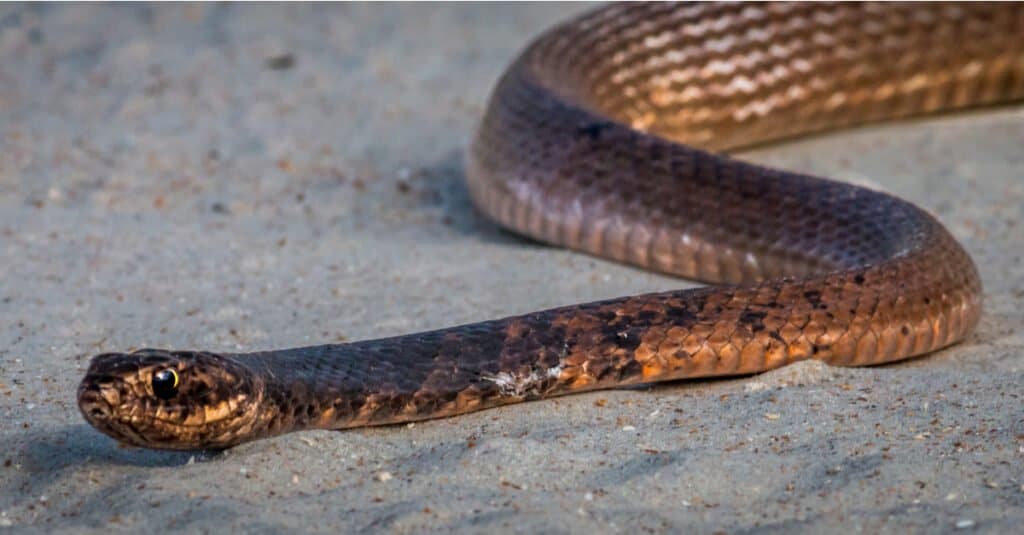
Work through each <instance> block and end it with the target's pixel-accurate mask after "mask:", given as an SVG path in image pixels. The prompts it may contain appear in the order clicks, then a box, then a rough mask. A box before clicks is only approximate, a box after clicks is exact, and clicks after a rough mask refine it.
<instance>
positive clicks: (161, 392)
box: [153, 369, 178, 399]
mask: <svg viewBox="0 0 1024 535" xmlns="http://www.w3.org/2000/svg"><path fill="white" fill-rule="evenodd" d="M177 391H178V372H176V371H174V370H171V369H166V370H160V371H159V372H157V373H155V374H153V394H155V395H156V397H158V398H160V399H171V398H172V397H174V394H175V393H176V392H177Z"/></svg>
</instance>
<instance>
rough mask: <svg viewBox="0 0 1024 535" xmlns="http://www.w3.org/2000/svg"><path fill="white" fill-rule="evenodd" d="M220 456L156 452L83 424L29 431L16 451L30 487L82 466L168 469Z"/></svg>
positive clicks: (48, 481) (219, 453)
mask: <svg viewBox="0 0 1024 535" xmlns="http://www.w3.org/2000/svg"><path fill="white" fill-rule="evenodd" d="M220 457H221V452H218V451H185V452H178V451H159V450H148V449H144V448H134V447H128V446H122V445H119V444H118V443H117V442H116V441H115V440H113V439H111V438H108V437H106V436H104V435H102V434H101V433H100V432H98V431H96V430H95V429H93V428H92V427H90V426H89V425H87V424H85V423H81V424H72V425H65V426H63V427H60V428H58V429H56V430H51V431H48V432H45V433H42V432H35V433H31V434H30V435H29V437H28V439H27V440H25V441H24V446H23V448H22V449H21V451H19V452H17V454H16V458H17V459H18V461H17V462H18V463H19V464H21V465H22V466H23V470H22V471H21V473H22V474H24V475H25V476H26V477H28V478H31V479H32V483H33V486H38V485H43V486H46V485H49V484H50V483H51V482H54V481H63V480H64V479H65V476H64V475H63V474H64V472H65V471H67V470H71V471H78V470H81V469H82V467H83V466H90V467H92V468H94V469H98V470H102V469H104V468H105V467H108V466H135V467H139V468H170V467H176V466H184V465H186V464H189V463H201V462H206V461H212V460H216V459H218V458H220Z"/></svg>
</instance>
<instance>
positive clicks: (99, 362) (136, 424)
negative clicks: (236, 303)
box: [78, 349, 263, 450]
mask: <svg viewBox="0 0 1024 535" xmlns="http://www.w3.org/2000/svg"><path fill="white" fill-rule="evenodd" d="M262 392H263V385H262V383H261V382H260V381H259V380H258V379H256V378H255V377H254V375H253V374H252V373H251V372H250V371H249V370H248V369H247V368H245V367H244V366H243V365H241V364H240V363H239V362H238V361H237V360H234V359H232V358H230V357H229V356H224V355H217V354H213V353H200V352H190V351H164V350H160V349H140V350H138V351H135V352H132V353H104V354H102V355H97V356H95V357H93V359H92V361H91V362H90V363H89V370H88V371H87V372H86V375H85V378H84V379H82V383H81V385H79V387H78V407H79V409H80V410H81V411H82V415H83V416H84V417H85V419H86V420H87V421H88V422H89V423H90V424H92V426H93V427H95V428H96V429H98V430H100V431H102V432H103V433H106V434H107V435H110V436H111V437H113V438H115V439H117V440H119V441H121V442H124V443H127V444H130V445H134V446H143V447H147V448H157V449H173V450H188V449H208V448H212V449H216V448H225V447H229V446H233V445H235V444H237V443H239V442H241V441H242V440H240V439H239V437H242V436H250V435H252V434H253V433H252V432H253V430H254V427H255V426H257V425H258V424H259V413H260V411H259V410H258V409H259V405H260V401H261V398H262Z"/></svg>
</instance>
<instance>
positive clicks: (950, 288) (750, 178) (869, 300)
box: [78, 3, 1024, 449]
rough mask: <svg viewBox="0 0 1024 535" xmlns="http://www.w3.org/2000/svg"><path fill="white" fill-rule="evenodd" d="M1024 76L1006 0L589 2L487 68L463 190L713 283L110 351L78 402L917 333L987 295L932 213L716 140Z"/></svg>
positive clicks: (165, 445) (1009, 88) (223, 398)
mask: <svg viewBox="0 0 1024 535" xmlns="http://www.w3.org/2000/svg"><path fill="white" fill-rule="evenodd" d="M1022 97H1024V7H1022V6H1021V5H1020V4H973V3H972V4H859V3H858V4H844V3H839V4H817V3H797V4H775V3H772V4H750V5H747V4H626V5H609V6H604V7H601V8H599V9H596V10H593V11H590V12H587V13H585V14H583V15H581V16H579V17H577V18H575V19H573V20H570V21H567V22H564V23H562V24H559V25H557V26H555V27H554V28H552V29H550V30H548V31H546V32H545V33H543V34H542V35H541V36H540V37H539V38H537V39H536V40H534V41H533V42H532V43H531V44H530V45H529V46H527V47H526V48H525V50H524V51H523V52H522V53H521V54H520V55H519V56H518V58H517V59H516V60H515V61H514V63H513V64H512V65H511V66H510V67H509V68H508V69H507V70H506V72H505V73H504V75H503V76H502V77H501V79H500V80H499V82H498V83H497V86H496V88H495V89H494V91H493V93H492V95H491V98H490V101H489V104H488V107H487V109H486V112H485V113H484V116H483V118H482V120H481V122H480V125H479V128H478V130H477V132H476V135H475V137H474V138H473V140H472V143H471V145H470V146H469V148H468V149H467V151H466V162H465V168H466V176H467V182H468V187H469V190H470V192H471V195H472V198H473V201H474V203H475V204H476V206H477V208H478V209H479V210H480V211H481V212H482V213H484V214H486V215H487V216H489V217H490V218H492V219H494V220H495V221H497V222H499V223H500V224H502V225H504V226H506V227H508V228H510V229H513V230H515V231H517V232H519V233H521V234H524V235H526V236H530V237H533V238H536V239H539V240H542V241H545V242H549V243H552V244H557V245H561V246H565V247H569V248H572V249H576V250H579V251H584V252H587V253H591V254H594V255H598V256H602V257H605V258H609V259H613V260H617V261H621V262H625V263H629V264H634V265H637V266H642V267H645V268H649V269H652V270H657V271H660V272H665V273H670V274H674V275H678V276H681V277H687V278H692V279H698V280H702V281H707V282H712V283H717V284H718V285H715V286H708V287H703V288H698V289H689V290H681V291H671V292H665V293H654V294H648V295H638V296H629V297H623V298H618V299H611V300H607V301H601V302H595V303H588V304H580V305H575V306H568V307H563V308H556V309H552V310H545V311H540V312H534V313H530V314H525V315H521V316H516V317H509V318H505V319H499V320H493V321H484V322H480V323H474V324H470V325H462V326H458V327H451V328H447V329H442V330H437V331H432V332H424V333H417V334H409V335H405V336H398V337H394V338H386V339H379V340H368V341H360V342H354V343H346V344H339V345H324V346H318V347H305V348H298V349H287V350H280V351H268V352H257V353H248V354H215V353H210V352H203V351H167V350H159V349H142V350H138V351H134V352H131V353H107V354H102V355H97V356H95V357H94V358H93V359H92V361H91V363H90V366H89V369H88V371H87V373H86V376H85V378H84V379H83V380H82V383H81V386H80V387H79V390H78V400H79V406H80V409H81V412H82V414H83V415H84V417H85V418H86V420H88V421H89V422H90V423H91V424H92V425H93V426H95V427H96V428H97V429H99V430H100V431H102V432H104V433H106V434H108V435H110V436H112V437H114V438H116V439H118V440H120V441H122V442H124V443H128V444H132V445H137V446H144V447H151V448H162V449H199V448H214V449H216V448H226V447H230V446H233V445H236V444H239V443H242V442H246V441H250V440H254V439H258V438H262V437H269V436H274V435H279V434H282V433H288V432H292V431H297V430H303V429H342V428H350V427H356V426H369V425H381V424H392V423H398V422H408V421H415V420H422V419H428V418H438V417H445V416H452V415H457V414H463V413H467V412H471V411H476V410H480V409H486V408H488V407H494V406H498V405H503V404H508V403H515V402H519V401H524V400H531V399H539V398H547V397H551V396H557V395H563V394H567V393H573V392H581V391H587V390H593V389H600V388H613V387H620V386H623V385H633V384H641V383H651V382H656V381H668V380H676V379H684V378H693V377H712V376H727V375H737V374H751V373H756V372H761V371H764V370H768V369H772V368H776V367H779V366H783V365H786V364H788V363H792V362H795V361H799V360H803V359H810V358H813V359H820V360H822V361H825V362H827V363H829V364H834V365H842V366H861V365H872V364H879V363H885V362H893V361H897V360H900V359H905V358H908V357H912V356H915V355H921V354H924V353H928V352H930V351H934V350H936V349H939V348H942V347H945V346H948V345H950V344H953V343H955V342H957V341H960V340H962V339H963V338H964V337H965V336H966V335H967V334H968V333H969V332H970V331H971V330H972V328H973V327H974V326H975V324H976V323H977V322H978V319H979V315H980V314H981V306H982V303H981V301H982V293H981V283H980V280H979V276H978V272H977V269H976V268H975V266H974V264H973V262H972V260H971V258H970V257H969V256H968V255H967V253H966V252H965V251H964V249H963V248H962V247H961V246H960V245H959V244H958V243H957V241H956V240H955V239H954V238H953V237H952V236H951V235H950V233H949V232H948V231H947V230H946V229H945V228H944V227H943V226H942V225H941V224H940V223H939V222H938V221H937V220H936V219H935V218H934V217H932V216H931V215H929V214H928V213H926V212H925V211H924V210H922V209H921V208H918V207H916V206H914V205H913V204H910V203H908V202H906V201H903V200H900V199H897V198H895V197H893V196H891V195H888V194H885V193H881V192H876V191H870V190H867V189H863V188H859V187H855V186H852V185H848V184H843V183H839V182H834V181H831V180H826V179H822V178H816V177H811V176H806V175H803V174H798V173H792V172H787V171H781V170H776V169H770V168H766V167H762V166H758V165H753V164H750V163H745V162H742V161H738V160H736V159H733V158H730V157H728V156H725V155H723V154H722V153H721V152H722V151H727V150H731V149H735V148H737V147H741V146H749V145H752V144H760V143H765V142H768V141H773V140H778V139H783V138H790V137H793V136H801V135H806V134H809V133H813V132H818V131H822V130H826V129H834V128H838V127H843V126H849V125H854V124H860V123H865V122H870V121H880V120H892V119H897V118H902V117H907V116H913V115H920V114H924V113H930V112H935V111H939V110H952V109H962V108H967V107H976V106H981V105H990V104H995V103H1002V102H1008V101H1012V100H1017V99H1020V98H1022ZM712 151H713V152H712Z"/></svg>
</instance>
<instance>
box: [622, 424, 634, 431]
mask: <svg viewBox="0 0 1024 535" xmlns="http://www.w3.org/2000/svg"><path fill="white" fill-rule="evenodd" d="M622 430H623V431H636V428H635V427H633V426H631V425H624V426H622Z"/></svg>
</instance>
